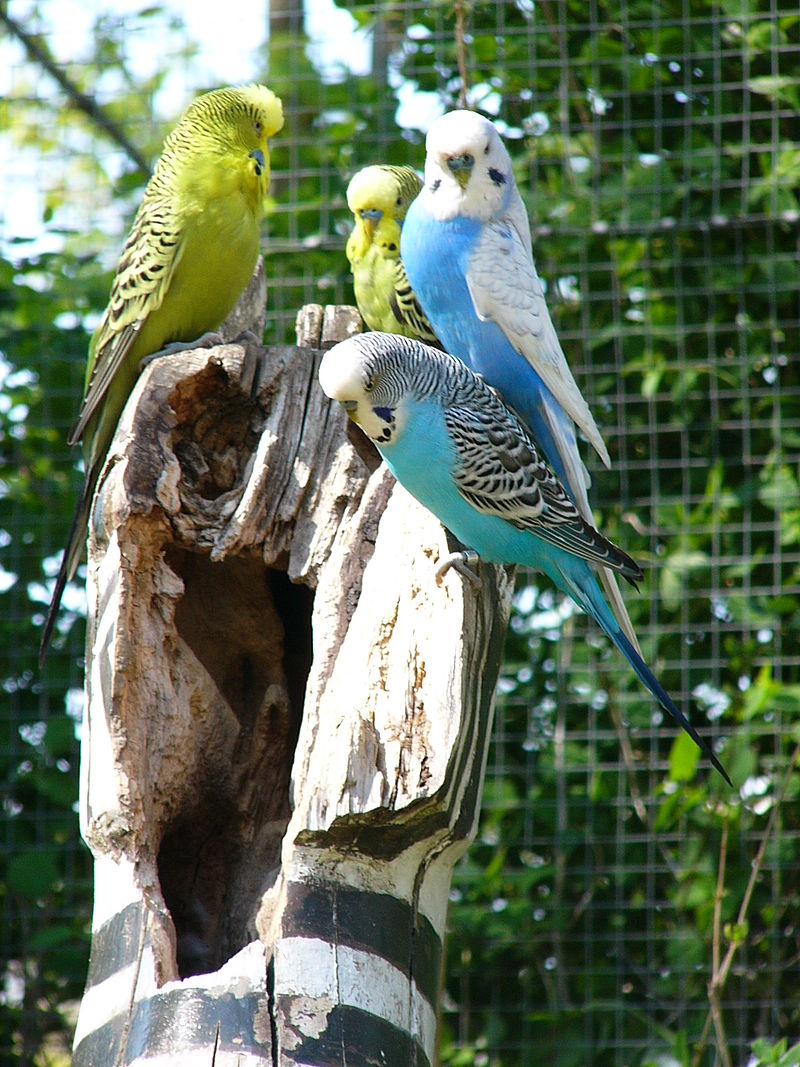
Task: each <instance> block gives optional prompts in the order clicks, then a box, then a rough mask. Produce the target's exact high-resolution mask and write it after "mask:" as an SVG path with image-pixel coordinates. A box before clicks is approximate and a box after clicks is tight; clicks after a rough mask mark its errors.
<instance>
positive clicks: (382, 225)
mask: <svg viewBox="0 0 800 1067" xmlns="http://www.w3.org/2000/svg"><path fill="white" fill-rule="evenodd" d="M421 187H422V182H421V181H420V180H419V178H418V177H417V175H416V173H415V172H414V171H413V170H412V169H411V167H388V166H380V165H376V166H372V167H364V169H363V170H360V171H359V172H358V173H357V174H355V175H354V176H353V177H352V179H351V180H350V184H349V185H348V187H347V206H348V207H349V208H350V210H351V211H352V213H353V218H354V220H355V227H354V229H353V232H352V234H351V235H350V238H349V240H348V242H347V256H348V259H349V260H350V262H351V263H353V262H357V261H358V260H359V259H360V258H361V257H362V256H363V255H365V254H366V251H367V249H368V248H369V246H370V244H372V243H375V244H378V245H380V247H381V249H382V251H383V253H384V254H385V255H389V256H393V257H396V256H399V254H400V227H401V225H402V222H403V219H404V218H405V217H406V212H407V211H408V208H409V205H410V204H411V201H412V200H413V199H414V197H415V196H416V195H417V193H418V192H419V190H420V189H421ZM392 246H394V247H392Z"/></svg>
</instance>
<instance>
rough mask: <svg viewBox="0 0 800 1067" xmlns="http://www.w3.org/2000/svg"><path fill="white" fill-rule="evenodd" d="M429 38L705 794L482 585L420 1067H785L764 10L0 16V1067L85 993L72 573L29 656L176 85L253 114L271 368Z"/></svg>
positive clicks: (435, 77) (798, 15)
mask: <svg viewBox="0 0 800 1067" xmlns="http://www.w3.org/2000/svg"><path fill="white" fill-rule="evenodd" d="M459 15H460V16H463V21H464V35H463V52H464V55H465V57H466V64H467V71H468V77H469V89H470V93H469V99H470V103H471V105H472V106H474V107H476V108H477V109H479V110H481V111H483V112H484V113H485V114H487V115H488V116H489V117H491V118H493V119H495V120H496V121H497V122H498V125H499V127H500V129H501V131H502V133H503V134H504V136H505V137H506V140H507V144H508V147H509V149H510V151H511V154H512V157H513V159H514V162H515V167H516V174H517V179H518V182H519V185H520V188H521V191H522V194H523V197H524V199H525V201H526V203H527V206H528V210H529V214H530V217H531V224H532V228H533V235H534V249H535V256H536V260H537V266H538V268H539V272H540V273H541V274H542V275H543V277H544V278H545V279H546V280H547V283H548V300H549V302H550V306H551V309H552V313H553V317H554V320H555V323H556V326H557V329H558V331H559V334H560V336H561V339H562V343H563V346H564V349H565V351H566V353H567V356H568V358H569V360H570V362H571V364H572V366H573V368H574V371H575V374H576V377H577V378H578V381H579V383H580V384H581V386H582V388H583V391H584V394H585V395H586V397H587V400H588V401H589V403H590V405H591V407H592V409H593V411H594V413H595V416H596V418H597V421H598V423H599V425H600V426H601V429H602V431H603V433H604V436H605V439H606V441H607V443H608V446H609V450H610V452H611V455H612V460H613V468H612V470H611V471H610V472H606V471H604V470H598V469H596V468H593V474H594V486H593V492H592V497H593V501H594V503H595V505H596V509H597V511H596V514H597V517H598V522H599V525H600V527H601V529H602V530H603V531H604V532H605V533H606V534H607V535H608V536H609V537H611V538H612V540H614V541H616V542H618V543H619V544H621V545H622V546H623V547H625V548H626V550H628V551H629V552H630V553H631V554H632V555H633V556H634V557H635V558H637V559H638V560H639V561H640V562H641V563H642V564H643V565H644V566H645V567H646V577H645V582H644V583H643V586H642V590H641V594H640V595H638V596H637V595H636V594H635V593H634V592H633V591H628V593H627V594H626V599H627V603H628V606H629V610H630V614H631V617H632V619H633V621H634V625H635V626H636V629H637V632H638V633H639V636H640V640H641V644H642V648H643V651H644V653H645V656H646V658H647V659H648V660H649V662H650V663H651V664H652V665H653V666H654V668H656V669H657V671H658V673H659V675H660V677H661V679H662V680H663V682H664V684H665V686H666V687H667V689H668V690H669V691H670V692H671V694H672V695H673V697H674V698H675V699H676V700H677V701H678V703H679V704H680V705H681V706H682V707H684V708H686V709H687V710H688V711H690V712H691V714H692V717H693V720H694V721H695V723H696V725H697V726H698V728H699V729H700V731H701V733H703V735H704V736H707V737H709V738H710V739H712V740H713V742H714V744H715V748H716V750H717V751H718V754H719V755H720V758H721V759H722V761H723V762H724V764H725V766H726V767H727V769H728V771H729V773H730V775H731V777H732V779H733V781H734V784H735V787H736V788H735V790H733V791H731V790H729V789H728V788H727V787H726V786H725V784H724V783H723V782H722V780H721V779H720V778H719V777H718V776H713V775H710V774H709V772H708V769H707V768H706V767H705V766H697V759H696V757H697V752H696V751H695V749H694V747H693V746H692V744H691V743H690V742H688V741H687V740H686V739H685V738H682V737H677V736H676V731H675V729H674V728H673V725H672V723H670V722H662V716H661V714H660V713H659V712H658V710H657V709H656V708H655V706H654V705H653V703H652V702H651V701H650V700H649V699H648V698H647V697H646V696H645V694H644V691H643V690H642V688H641V687H640V686H639V685H638V683H637V682H636V680H635V678H634V677H633V675H632V673H631V672H630V671H629V670H628V669H627V668H626V667H623V665H622V661H621V660H620V659H619V657H618V656H617V655H616V653H614V651H613V650H612V649H610V648H609V646H608V642H607V641H606V640H605V639H604V638H603V637H602V636H601V635H600V634H599V633H598V631H597V630H596V628H594V627H592V626H589V625H587V623H586V620H585V619H584V618H582V617H579V616H577V615H576V614H574V613H573V611H572V607H571V604H569V603H565V602H563V601H562V600H561V598H560V597H557V596H556V595H555V594H554V593H553V591H552V590H551V589H550V588H549V586H548V585H547V583H546V582H545V581H543V580H541V579H540V578H539V576H537V575H536V574H523V575H521V576H520V583H519V589H518V593H517V598H516V607H515V614H514V618H513V621H512V626H511V630H510V633H509V639H508V642H507V648H506V660H505V664H504V668H503V675H502V679H501V684H500V689H499V699H498V703H497V713H496V725H495V731H494V740H493V745H492V751H491V755H490V765H489V768H488V772H487V781H486V788H485V795H484V807H483V817H482V820H481V824H480V829H479V832H478V837H477V840H476V842H475V844H474V845H473V847H472V848H471V850H470V852H469V853H468V856H467V857H466V859H465V860H464V861H463V863H462V864H461V865H460V867H459V868H458V870H457V872H456V877H455V879H454V883H453V889H452V906H451V911H450V930H451V934H450V938H449V949H448V964H447V972H446V975H445V981H444V987H443V1016H442V1019H443V1027H442V1031H443V1032H442V1047H441V1059H442V1062H443V1063H444V1064H452V1065H471V1064H474V1065H476V1067H481V1065H509V1067H516V1065H520V1067H522V1065H527V1064H531V1063H539V1062H543V1061H546V1062H548V1063H549V1064H552V1065H553V1067H573V1065H575V1067H577V1065H585V1064H598V1065H620V1064H629V1065H646V1064H653V1065H656V1064H657V1065H660V1067H669V1065H683V1064H697V1065H700V1064H702V1065H704V1067H712V1065H714V1067H716V1065H722V1067H727V1065H729V1064H750V1065H753V1067H755V1065H756V1064H760V1063H764V1064H766V1063H775V1064H777V1063H781V1064H784V1065H789V1064H797V1063H799V1062H800V1049H798V1047H797V1045H795V1044H794V1043H795V1042H796V1041H797V1039H798V1035H799V1034H800V806H799V805H798V797H797V794H798V778H797V775H796V773H795V774H792V773H791V771H792V761H793V760H795V754H796V746H797V744H798V741H800V676H799V674H800V670H799V669H800V637H799V636H798V635H799V633H800V625H799V622H800V619H799V617H798V616H799V614H800V612H799V603H798V565H799V564H800V492H799V491H798V473H799V465H800V226H798V222H799V221H800V201H799V200H798V189H799V188H800V12H799V11H798V8H797V4H796V3H793V4H790V3H788V2H785V3H782V2H779V0H774V2H770V0H714V2H712V0H693V2H692V3H691V4H687V3H685V2H683V0H681V2H678V0H662V2H660V3H655V2H654V0H641V2H636V0H633V2H631V0H590V2H589V3H586V2H580V3H579V2H577V0H516V2H513V3H503V2H500V0H497V2H495V3H466V2H464V3H456V4H453V3H451V2H447V3H439V2H432V3H429V4H424V3H418V2H416V0H410V2H397V3H394V2H386V3H379V2H375V0H372V2H370V3H360V2H352V3H348V2H345V0H342V2H340V3H338V4H334V3H333V0H308V2H307V4H306V6H305V8H304V7H302V6H301V5H300V4H298V3H296V2H294V0H282V2H281V3H274V2H273V3H272V5H271V7H267V6H266V5H258V4H252V3H250V2H247V0H229V2H228V3H227V4H226V5H224V9H223V8H220V9H219V10H218V11H212V10H211V9H210V8H208V7H207V5H194V6H190V5H189V4H186V3H178V2H173V3H168V2H165V3H161V4H154V5H149V6H145V5H143V4H142V3H140V2H134V0H131V2H124V3H123V2H122V0H117V2H110V0H109V2H105V3H103V2H102V0H93V2H89V3H87V2H86V0H39V2H33V0H10V2H9V0H6V2H5V3H3V4H2V5H0V84H2V100H0V164H1V166H0V278H1V279H2V281H1V283H0V631H1V633H2V640H1V641H0V656H1V657H2V674H1V675H0V677H1V678H2V699H0V723H1V724H2V736H1V737H0V783H2V799H3V814H2V834H1V836H0V911H1V912H2V924H1V926H0V966H1V967H2V974H0V1062H3V1063H4V1062H22V1063H32V1064H38V1065H43V1064H55V1063H65V1062H68V1051H65V1050H68V1048H69V1041H70V1030H71V1027H72V1026H73V1024H74V1018H75V1006H76V1003H77V1001H78V1000H79V998H80V995H81V990H82V984H83V979H84V976H85V970H86V963H87V957H88V945H89V940H88V928H89V920H90V908H91V862H90V856H89V853H88V851H87V850H86V849H85V847H84V846H83V845H82V843H81V841H80V839H79V836H78V827H77V815H76V810H75V806H76V800H77V790H78V741H77V737H78V734H79V723H80V717H81V711H82V703H83V695H82V670H83V659H82V657H83V637H84V610H85V609H84V598H83V593H82V584H81V582H80V581H78V582H77V583H75V585H74V587H70V589H69V590H68V593H67V596H66V597H65V608H64V609H62V613H61V618H60V623H59V629H58V632H57V635H56V639H55V641H54V644H53V647H52V649H51V652H50V655H49V658H48V660H47V663H46V666H45V669H44V671H43V672H41V673H40V672H39V670H38V668H37V666H36V653H37V647H38V640H39V627H40V625H41V621H42V618H43V613H44V608H45V605H46V602H47V600H48V598H49V583H50V582H51V581H52V577H53V574H54V571H55V568H56V567H57V564H58V559H59V554H60V551H61V547H62V545H63V542H64V538H65V534H66V529H67V525H68V522H69V518H70V516H71V512H72V508H73V505H74V500H75V495H76V492H77V488H78V486H79V483H80V473H79V464H78V458H77V454H76V453H70V451H69V450H68V449H67V448H66V445H65V436H66V431H67V429H68V427H69V425H70V423H71V421H72V419H73V418H74V415H75V412H76V410H77V405H78V401H79V397H80V392H81V385H82V378H83V367H84V358H85V352H86V347H87V342H88V337H89V335H90V333H91V331H92V329H93V327H94V325H95V324H96V322H97V321H98V318H99V314H100V312H101V310H102V308H103V307H104V304H105V300H106V296H107V292H108V284H109V281H110V277H111V273H112V271H113V268H114V266H115V264H116V260H117V257H118V255H119V251H120V248H121V244H122V240H123V238H124V235H125V233H126V231H127V228H128V226H129V224H130V221H131V218H132V215H133V212H134V210H135V208H136V205H137V203H138V199H139V197H140V196H141V191H142V187H143V184H144V182H145V180H146V171H145V169H144V168H145V166H146V165H147V164H148V163H150V162H152V161H153V160H154V159H155V158H156V156H157V154H158V152H159V149H160V144H161V140H162V138H163V136H164V134H165V132H166V131H167V130H168V129H169V127H170V126H171V124H172V123H173V122H174V120H175V119H176V118H177V116H178V115H179V114H180V112H181V111H182V110H183V108H184V107H185V105H186V103H187V102H188V101H189V100H190V99H191V97H192V96H193V95H194V93H195V92H197V91H199V90H201V89H207V88H212V87H215V86H217V85H220V84H224V83H231V82H243V81H247V80H253V79H257V80H263V81H266V82H267V83H268V84H269V85H270V87H271V88H273V89H274V90H275V91H276V92H277V93H278V94H279V95H280V96H281V97H282V98H283V101H284V108H285V113H286V125H285V128H284V130H283V132H282V134H281V135H280V136H279V137H278V138H276V139H275V142H274V146H273V152H272V162H273V182H272V188H271V193H272V197H273V203H272V207H271V211H270V213H269V217H268V219H267V223H266V226H265V234H264V252H265V258H266V265H267V276H268V280H269V296H268V323H267V332H266V341H267V342H268V343H269V342H279V341H284V340H291V339H292V335H293V324H294V315H295V311H296V310H297V308H298V307H299V306H301V305H302V304H303V303H306V302H309V301H316V302H321V303H340V302H343V303H350V302H352V288H351V285H350V276H349V273H348V268H347V263H346V260H345V258H344V254H343V247H344V240H345V237H346V235H347V233H348V231H349V217H348V213H347V209H346V205H345V200H344V190H345V187H346V184H347V181H348V179H349V177H350V176H351V175H352V173H354V171H355V170H356V169H358V167H360V166H362V165H364V164H367V163H372V162H378V161H388V162H393V163H410V164H412V165H413V166H416V167H418V168H421V166H422V163H423V160H424V132H425V130H426V129H427V126H428V124H429V123H430V121H431V119H432V118H433V117H434V116H436V115H437V114H440V113H441V112H442V111H443V110H446V109H447V108H450V107H452V106H455V105H456V103H457V101H458V94H459V90H460V88H461V86H460V81H459V78H458V44H457V40H456V21H457V18H458V17H459ZM587 458H588V460H589V461H590V462H591V456H588V457H587ZM712 1008H713V1009H714V1014H715V1016H716V1022H714V1021H713V1018H712Z"/></svg>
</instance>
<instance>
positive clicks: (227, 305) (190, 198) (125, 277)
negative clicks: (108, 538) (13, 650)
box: [40, 85, 283, 661]
mask: <svg viewBox="0 0 800 1067" xmlns="http://www.w3.org/2000/svg"><path fill="white" fill-rule="evenodd" d="M282 126H283V110H282V106H281V101H280V100H279V99H278V97H277V96H275V94H274V93H273V92H271V90H269V89H267V88H266V87H265V86H263V85H246V86H241V87H230V88H224V89H216V90H214V91H213V92H209V93H205V94H204V95H202V96H199V97H198V98H197V99H196V100H195V101H194V102H193V103H192V104H190V105H189V107H188V108H187V110H186V111H185V112H184V114H183V116H182V117H181V119H180V120H179V121H178V123H177V125H176V126H175V128H174V129H173V130H172V132H171V133H170V134H169V136H168V137H167V139H166V141H165V142H164V148H163V151H162V153H161V156H160V158H159V160H158V162H157V163H156V166H155V170H154V171H153V175H152V177H151V178H150V181H149V182H148V184H147V188H146V189H145V193H144V198H143V200H142V203H141V205H140V207H139V210H138V212H137V213H136V217H135V219H134V221H133V227H132V229H131V232H130V235H129V236H128V240H127V241H126V243H125V247H124V249H123V251H122V257H121V259H120V261H119V266H118V267H117V272H116V274H115V276H114V280H113V282H112V284H111V294H110V297H109V301H108V306H107V308H106V310H105V312H104V314H103V318H102V320H101V321H100V324H99V326H98V327H97V329H96V330H95V333H94V335H93V337H92V340H91V342H90V345H89V357H88V365H87V368H86V382H85V389H84V395H83V402H82V405H81V409H80V413H79V415H78V419H77V421H76V423H75V425H74V426H73V428H72V431H71V432H70V435H69V443H70V444H74V443H75V442H77V441H83V448H84V459H85V467H86V474H85V478H84V483H83V488H82V491H81V495H80V498H79V500H78V504H77V507H76V510H75V516H74V518H73V520H72V526H71V528H70V532H69V536H68V539H67V545H66V548H65V550H64V556H63V559H62V562H61V569H60V571H59V573H58V577H57V579H56V585H55V589H54V592H53V596H52V599H51V602H50V608H49V611H48V615H47V619H46V621H45V626H44V631H43V636H42V643H41V650H40V661H41V660H42V659H43V657H44V653H45V650H46V648H47V644H48V641H49V639H50V634H51V632H52V628H53V624H54V622H55V617H56V613H57V611H58V606H59V603H60V601H61V595H62V593H63V591H64V586H65V585H66V583H67V581H69V580H70V578H72V577H73V575H74V574H75V571H76V569H77V566H78V563H79V561H80V558H81V554H82V552H83V541H84V535H85V531H86V526H87V521H88V516H89V510H90V506H91V501H92V496H93V494H94V490H95V487H96V485H97V481H98V478H99V476H100V472H101V470H102V467H103V464H104V462H105V459H106V454H107V452H108V448H109V445H110V444H111V439H112V437H113V436H114V431H115V429H116V426H117V422H118V421H119V417H120V415H121V413H122V409H123V407H124V406H125V402H126V401H127V399H128V397H129V395H130V393H131V391H132V389H133V386H134V383H135V381H136V378H137V376H138V373H139V365H140V363H141V361H142V359H144V358H145V357H146V356H150V355H153V354H154V353H157V352H159V351H160V350H161V349H163V348H164V347H165V346H167V345H169V344H171V343H181V342H184V343H190V342H192V341H195V340H197V339H198V338H200V337H201V336H202V335H203V334H205V333H207V332H209V331H213V330H216V329H218V327H219V326H221V324H222V322H223V320H224V319H225V317H226V316H227V315H228V313H229V312H230V311H231V309H232V308H233V306H234V304H235V303H236V301H237V299H238V298H239V296H240V294H241V293H242V290H243V289H244V287H245V286H246V285H247V282H248V281H249V280H250V277H251V275H252V273H253V270H254V269H255V265H256V261H257V259H258V252H259V235H260V224H261V219H262V217H263V213H264V199H265V197H266V194H267V189H268V186H269V176H270V168H269V150H268V145H267V140H268V138H269V137H271V136H272V135H273V134H275V133H277V132H278V130H280V129H281V127H282Z"/></svg>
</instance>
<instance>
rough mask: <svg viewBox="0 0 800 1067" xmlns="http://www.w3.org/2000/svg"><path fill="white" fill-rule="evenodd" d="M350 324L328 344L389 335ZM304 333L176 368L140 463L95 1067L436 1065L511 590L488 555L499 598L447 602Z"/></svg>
mask: <svg viewBox="0 0 800 1067" xmlns="http://www.w3.org/2000/svg"><path fill="white" fill-rule="evenodd" d="M262 278H263V275H262ZM260 285H261V283H258V284H255V283H254V286H252V287H251V293H250V300H251V302H254V303H253V306H255V307H259V308H260V307H263V288H260V287H259V286H260ZM333 311H334V313H331V312H332V309H326V313H325V318H326V320H330V322H332V323H333V324H334V325H333V329H334V330H337V331H338V335H337V334H336V333H331V330H330V328H329V326H326V327H324V332H323V343H326V344H327V342H328V341H331V342H332V341H334V340H340V339H342V337H343V336H345V335H347V333H352V332H353V331H354V330H356V329H359V328H360V326H359V325H358V323H357V319H356V318H354V313H353V311H352V309H333ZM322 318H323V315H322V313H321V309H320V310H319V311H318V312H317V311H314V310H313V309H312V310H311V311H308V310H306V311H305V314H304V317H303V322H305V323H306V324H308V323H309V322H310V323H311V324H312V328H313V323H314V321H315V320H321V319H322ZM243 321H246V319H245V320H243V319H242V317H241V309H240V317H239V319H238V320H237V323H238V328H239V329H241V326H242V324H243ZM249 321H251V322H254V321H255V319H254V317H251V318H250V320H249ZM259 328H260V329H262V331H263V323H262V324H261V326H260V327H259V325H258V324H256V326H255V329H256V330H258V329H259ZM318 328H319V327H318ZM325 331H327V333H325ZM342 331H344V332H342ZM303 343H304V344H305V345H307V346H309V347H297V348H295V347H292V346H272V347H270V348H267V349H263V348H261V347H260V346H259V345H257V344H255V343H250V342H246V343H244V344H242V343H231V344H225V345H223V346H220V347H217V348H213V349H200V350H195V351H192V352H186V353H181V354H179V355H172V356H165V357H163V358H161V359H158V360H156V361H154V362H153V363H152V364H150V365H148V366H147V367H146V369H145V370H144V372H143V373H142V376H141V379H140V381H139V383H138V385H137V388H136V390H135V393H134V395H133V396H132V398H131V400H130V402H129V404H128V406H127V408H126V410H125V413H124V415H123V417H122V420H121V423H120V426H119V429H118V431H117V435H116V438H115V442H114V444H113V446H112V449H111V460H110V462H109V465H108V467H107V469H106V472H105V476H104V480H103V484H102V487H101V490H100V493H99V495H98V498H97V501H96V503H95V507H94V510H93V521H92V531H91V542H90V554H89V581H88V587H89V630H88V637H87V666H86V672H87V674H86V677H87V708H86V718H85V723H84V733H83V753H82V796H81V824H82V832H83V835H84V837H85V839H86V841H87V843H88V844H89V847H90V848H91V850H92V852H93V854H94V857H95V909H94V922H93V935H92V956H91V963H90V968H89V976H88V979H87V986H86V991H85V994H84V998H83V1001H82V1003H81V1009H80V1016H79V1020H78V1027H77V1032H76V1036H75V1055H74V1060H73V1063H74V1064H76V1065H78V1067H87V1065H92V1067H98V1065H106V1064H117V1065H121V1064H132V1063H135V1062H138V1061H140V1060H141V1061H142V1062H144V1061H147V1062H148V1063H151V1062H153V1058H157V1059H156V1062H158V1063H159V1064H176V1065H177V1064H181V1065H190V1064H195V1063H197V1064H212V1063H213V1064H215V1065H217V1067H221V1065H231V1067H232V1065H234V1064H235V1065H237V1067H243V1065H245V1064H265V1065H266V1064H269V1065H271V1067H273V1065H275V1064H280V1065H289V1064H306V1065H317V1064H319V1065H321V1064H326V1065H329V1064H342V1065H344V1064H346V1063H347V1064H354V1063H361V1064H368V1063H369V1064H371V1063H375V1064H384V1065H386V1067H408V1065H410V1064H417V1065H426V1064H431V1063H432V1062H433V1059H434V1049H435V1040H436V1013H437V1000H438V989H439V979H440V970H441V960H442V940H443V936H444V928H445V919H446V912H447V900H448V890H449V886H450V877H451V872H452V867H453V864H454V862H455V861H456V859H457V858H458V857H459V856H460V855H461V854H462V853H463V851H464V849H465V847H466V845H467V843H468V841H469V838H470V836H471V834H472V832H473V830H474V826H475V822H476V818H477V813H478V808H479V800H480V787H481V782H482V774H483V768H484V765H485V758H486V750H487V746H488V740H489V731H490V721H491V713H490V707H491V701H492V694H493V690H494V684H495V680H496V676H497V671H498V666H499V662H500V654H501V648H502V642H503V636H504V632H505V628H506V624H507V619H508V608H509V599H510V585H509V580H508V576H507V575H506V573H505V572H504V571H503V570H502V569H495V568H493V567H488V566H484V567H482V568H481V576H482V579H483V588H482V589H481V590H480V591H478V592H476V591H475V590H474V589H473V588H472V587H471V586H470V585H469V584H466V583H464V582H463V580H462V579H461V578H460V577H459V576H458V575H457V574H455V573H454V572H451V573H450V574H448V576H447V577H446V578H445V580H444V582H443V583H442V585H441V586H440V587H437V585H436V583H435V579H434V568H435V565H436V562H437V560H438V559H439V558H440V557H441V556H442V555H443V554H444V553H446V552H448V551H449V550H450V549H449V548H448V544H447V538H446V534H445V532H444V531H443V530H442V528H441V526H440V525H439V523H438V522H437V521H436V520H435V519H433V517H432V516H431V515H430V514H429V513H427V512H426V511H425V510H424V509H423V508H421V507H420V506H418V505H417V504H416V502H415V501H414V500H413V499H412V498H411V497H410V496H408V495H407V494H406V493H405V491H404V490H402V489H401V488H400V487H399V486H395V485H394V481H393V478H392V477H391V475H390V474H389V473H388V471H387V470H386V468H385V467H383V466H381V465H379V462H378V456H377V453H376V452H374V450H372V448H371V446H370V445H369V443H368V442H366V439H365V438H353V440H354V441H355V443H353V441H351V439H350V438H351V437H352V433H351V434H350V436H348V423H347V420H346V418H345V416H344V414H343V412H342V411H341V410H340V409H339V407H338V405H331V404H330V402H329V401H328V400H327V398H326V397H325V396H324V394H323V393H322V390H321V389H320V387H319V384H318V382H317V370H318V366H319V359H320V357H321V353H320V351H318V349H319V347H320V342H319V340H318V338H315V339H313V340H311V341H310V342H309V339H308V338H307V337H305V338H303Z"/></svg>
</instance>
